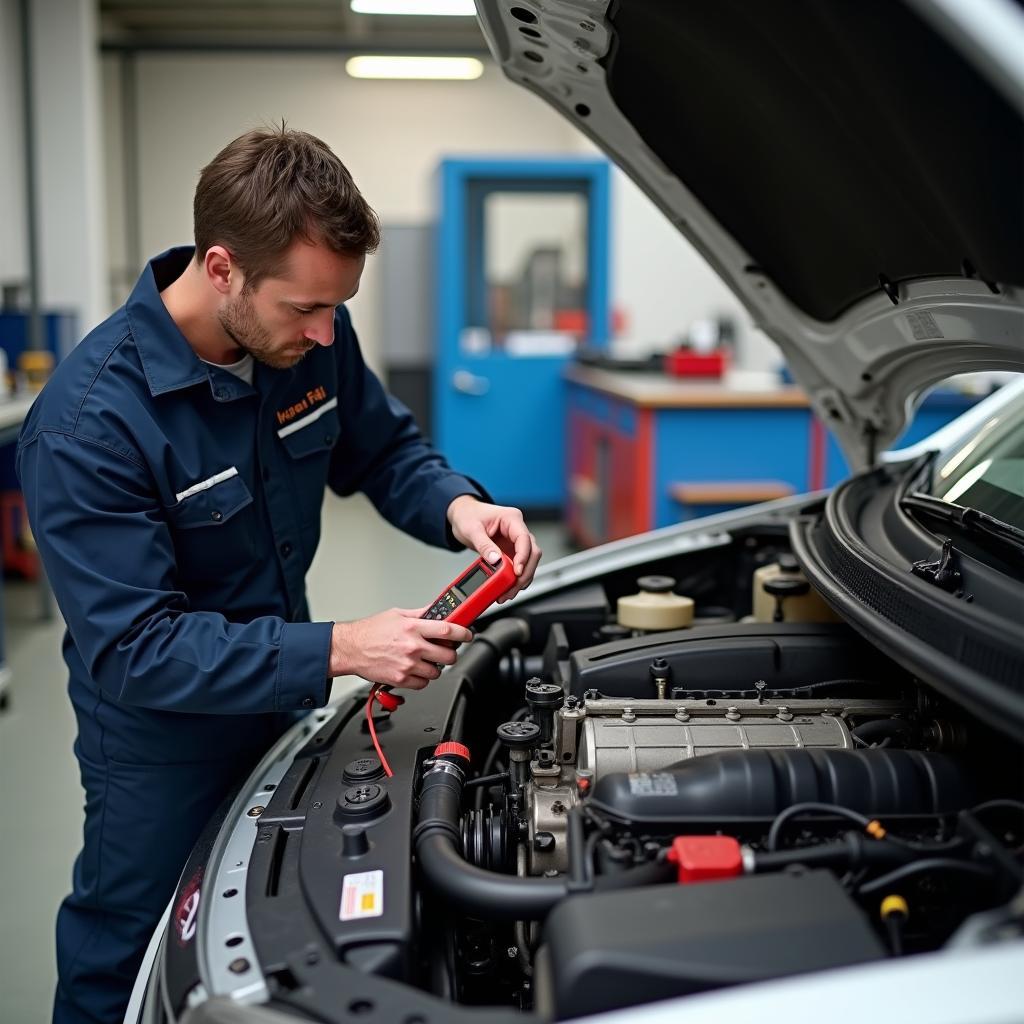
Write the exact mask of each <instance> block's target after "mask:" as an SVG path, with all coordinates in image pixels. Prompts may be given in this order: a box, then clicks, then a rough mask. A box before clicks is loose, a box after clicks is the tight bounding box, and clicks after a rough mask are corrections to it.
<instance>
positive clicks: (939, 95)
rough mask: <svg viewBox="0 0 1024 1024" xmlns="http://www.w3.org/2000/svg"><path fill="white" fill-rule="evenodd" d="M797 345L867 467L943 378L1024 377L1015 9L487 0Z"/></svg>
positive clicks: (943, 1)
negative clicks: (983, 373)
mask: <svg viewBox="0 0 1024 1024" xmlns="http://www.w3.org/2000/svg"><path fill="white" fill-rule="evenodd" d="M477 8H478V13H479V18H480V22H481V25H482V28H483V31H484V34H485V36H486V37H487V40H488V44H489V46H490V48H491V51H492V53H493V54H494V56H495V58H496V60H497V61H498V62H499V63H500V64H501V67H502V69H503V70H504V72H505V74H506V75H507V76H508V77H509V78H511V79H512V80H513V81H514V82H517V83H518V84H520V85H523V86H525V87H526V88H528V89H530V90H531V91H533V92H535V93H537V95H539V96H541V97H542V98H543V99H544V100H546V101H547V102H548V103H549V104H550V105H551V106H553V107H555V108H556V109H557V110H558V111H559V112H560V113H562V114H563V115H564V116H565V117H567V118H568V119H569V120H570V121H572V122H573V123H574V124H575V125H576V126H577V127H578V128H579V129H580V130H581V131H582V132H584V133H585V134H586V135H588V136H589V137H590V138H591V139H593V140H594V142H595V143H597V144H598V145H599V146H600V147H601V148H602V149H603V150H604V151H605V152H606V153H607V154H608V155H609V156H610V157H611V158H612V159H613V160H614V161H615V162H616V163H617V164H618V165H619V166H620V167H622V169H623V170H624V171H625V172H626V173H627V174H629V175H630V177H631V178H633V180H634V181H636V183H637V184H638V185H639V186H640V188H642V189H643V190H644V191H645V192H646V193H647V194H648V195H649V196H650V197H651V199H652V200H653V201H654V202H655V203H656V204H657V205H658V206H659V207H660V208H661V209H662V211H663V212H664V213H665V214H666V215H667V216H668V217H669V218H670V219H671V221H672V222H673V223H674V224H675V225H676V227H677V228H678V229H679V230H680V231H681V232H682V233H683V234H684V235H685V236H686V237H687V238H688V239H689V240H690V241H691V242H692V243H693V244H694V245H695V246H696V247H697V249H698V250H699V251H700V252H701V253H702V254H703V255H704V257H705V258H706V259H707V260H708V262H709V263H710V264H711V265H712V266H713V267H714V268H715V270H716V271H717V272H718V274H719V275H721V277H722V278H723V279H724V280H725V281H726V282H727V283H728V284H729V286H730V287H731V288H732V289H733V290H734V291H735V293H736V294H737V296H738V297H739V298H740V300H741V301H742V302H743V303H744V304H745V306H746V308H747V309H748V310H749V312H750V314H751V316H752V317H753V320H754V322H755V324H756V325H757V326H758V327H760V328H761V329H762V330H764V331H765V332H766V333H767V334H768V335H769V336H770V337H771V338H772V339H773V340H774V341H775V342H776V343H777V344H778V345H779V346H780V348H781V349H782V351H783V353H784V355H785V357H786V359H787V361H788V363H789V365H790V367H791V369H792V372H793V374H794V376H795V377H796V379H797V380H798V381H799V383H800V384H801V386H802V387H803V388H804V389H805V390H806V391H807V392H808V394H809V396H810V397H811V399H812V401H813V403H814V405H815V407H816V409H817V410H818V412H819V414H820V415H821V416H822V418H823V419H824V420H825V422H827V423H828V424H829V425H830V426H831V427H832V429H833V431H834V432H835V434H836V435H837V438H838V440H839V442H840V444H841V445H842V447H843V449H844V452H845V454H846V456H847V458H848V460H849V461H850V463H851V465H852V466H854V467H855V468H863V467H864V466H866V465H870V464H871V463H873V462H874V460H875V456H876V454H877V453H878V452H879V451H881V450H884V449H885V448H886V447H888V446H889V445H890V444H891V443H892V442H893V441H894V440H895V439H896V438H897V437H898V436H899V434H900V433H901V432H902V430H903V429H904V427H905V426H906V424H907V422H908V420H909V418H910V416H911V415H912V414H913V410H914V408H915V406H916V403H917V401H918V400H919V399H920V397H921V396H922V394H923V392H924V391H925V389H927V388H928V387H929V386H930V385H932V384H934V383H936V382H938V381H940V380H942V379H944V378H946V377H948V376H950V375H952V374H955V373H962V372H968V371H974V370H1018V371H1020V370H1024V116H1022V112H1024V6H1021V4H1020V3H1019V2H1017V0H907V2H898V0H828V2H824V3H823V2H821V0H785V2H783V3H772V4H750V3H746V2H744V0H688V2H686V3H676V2H671V0H612V2H608V0H477Z"/></svg>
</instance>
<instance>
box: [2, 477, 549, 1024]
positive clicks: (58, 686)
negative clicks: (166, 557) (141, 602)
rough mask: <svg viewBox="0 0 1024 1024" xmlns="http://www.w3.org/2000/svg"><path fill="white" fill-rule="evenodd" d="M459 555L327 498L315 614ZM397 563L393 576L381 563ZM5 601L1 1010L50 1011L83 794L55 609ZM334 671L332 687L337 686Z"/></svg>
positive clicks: (428, 590)
mask: <svg viewBox="0 0 1024 1024" xmlns="http://www.w3.org/2000/svg"><path fill="white" fill-rule="evenodd" d="M535 533H537V535H538V539H539V541H540V544H541V547H542V548H543V549H544V552H545V556H544V560H545V562H547V561H550V560H552V559H554V558H556V557H558V556H559V555H561V554H564V553H565V551H566V545H565V541H564V540H563V538H562V532H561V529H560V528H559V527H557V526H554V525H549V524H541V525H540V526H539V528H537V529H536V530H535ZM468 561H469V559H468V557H467V555H466V554H452V553H451V552H446V551H441V550H438V549H435V548H427V547H425V546H423V545H422V544H419V543H418V542H417V541H414V540H412V539H410V538H408V537H406V536H404V535H403V534H400V533H398V532H397V531H395V530H394V529H392V528H391V527H390V526H389V525H388V524H387V523H385V522H383V521H382V520H381V519H380V518H379V517H378V516H377V515H376V513H375V512H374V510H373V508H372V506H371V505H370V504H369V502H367V501H365V499H363V498H361V497H359V498H352V499H348V500H346V501H341V500H339V499H338V498H335V497H334V496H333V495H330V496H328V499H327V502H326V504H325V507H324V529H323V541H322V543H321V546H320V550H319V552H318V554H317V558H316V561H315V562H314V564H313V568H312V570H311V572H310V576H309V596H310V602H311V605H312V608H313V613H314V615H321V616H323V617H324V618H336V619H350V618H358V617H360V616H362V615H368V614H372V613H373V612H375V611H379V610H381V609H382V608H386V607H389V606H391V605H399V606H410V605H417V604H419V603H423V604H426V602H427V601H429V600H430V599H431V598H432V597H434V596H435V595H436V593H437V592H438V591H439V590H440V589H441V587H443V586H444V585H445V584H447V583H448V582H450V580H451V579H452V578H453V577H454V576H455V574H456V573H457V572H458V571H459V569H461V568H462V567H463V566H464V565H465V564H466V563H467V562H468ZM394 565H400V566H402V569H401V574H400V575H399V576H389V575H387V574H386V573H385V574H383V575H382V574H381V573H380V571H379V570H380V568H381V567H382V566H383V567H385V568H387V567H390V566H394ZM4 600H5V604H6V616H7V656H8V663H9V665H10V668H11V671H12V674H13V681H12V685H11V690H10V693H11V706H10V710H9V711H8V712H7V713H6V714H2V715H0V791H2V793H3V795H4V806H5V811H6V816H5V818H4V821H3V825H2V827H0V993H2V995H0V1003H2V1010H0V1017H2V1019H3V1021H4V1024H41V1022H42V1021H45V1020H48V1019H49V1015H50V1003H51V999H52V993H53V986H54V983H55V980H56V972H55V967H54V953H53V920H54V917H55V915H56V912H57V907H58V905H59V904H60V901H61V899H63V897H64V894H65V892H66V891H67V889H68V887H69V885H70V878H71V865H72V862H73V861H74V857H75V854H76V853H77V850H78V843H79V839H80V835H81V814H82V794H81V790H80V789H79V786H78V770H77V766H76V764H75V760H74V756H73V755H72V752H71V745H72V742H73V740H74V719H73V716H72V713H71V708H70V705H69V704H68V702H67V698H66V696H65V693H64V685H65V669H64V663H63V661H62V659H61V656H60V640H61V636H62V633H63V624H62V623H61V622H60V621H59V617H58V618H57V619H56V620H55V621H53V622H51V623H44V624H40V622H39V601H38V594H37V592H36V590H35V588H34V587H32V586H29V585H25V584H10V585H8V586H7V587H6V590H5V595H4ZM339 685H340V686H344V685H345V683H344V681H343V680H339V681H338V683H337V684H336V686H335V694H337V692H338V689H339Z"/></svg>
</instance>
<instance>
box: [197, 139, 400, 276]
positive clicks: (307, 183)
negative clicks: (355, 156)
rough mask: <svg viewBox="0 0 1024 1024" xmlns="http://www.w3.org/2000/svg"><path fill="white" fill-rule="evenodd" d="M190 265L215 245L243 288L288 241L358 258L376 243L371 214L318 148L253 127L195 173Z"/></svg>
mask: <svg viewBox="0 0 1024 1024" xmlns="http://www.w3.org/2000/svg"><path fill="white" fill-rule="evenodd" d="M192 212H193V220H194V225H195V238H196V260H197V262H202V260H203V259H204V258H205V256H206V253H207V251H208V250H209V248H210V246H212V245H223V246H224V247H225V248H226V249H227V250H228V251H229V252H230V253H231V255H232V257H233V258H234V260H235V262H236V263H237V264H238V265H239V267H241V269H242V272H243V273H244V274H245V283H246V287H247V288H251V287H253V286H255V285H256V284H257V283H258V282H259V281H260V279H261V278H264V277H267V276H273V275H274V274H276V273H278V272H279V271H280V269H281V265H282V262H283V260H284V254H285V251H286V250H287V249H288V247H289V246H290V245H291V244H292V242H294V241H295V239H296V238H304V239H306V240H307V241H310V242H324V243H325V244H326V245H328V246H329V247H330V248H331V249H333V250H334V251H335V252H338V253H343V254H345V255H350V256H363V255H365V254H366V253H370V252H373V251H374V250H375V249H376V248H377V246H378V245H379V243H380V224H379V222H378V221H377V215H376V214H375V213H374V212H373V210H372V209H371V208H370V206H369V204H368V203H367V202H366V200H365V199H364V198H363V197H362V195H361V193H360V192H359V189H358V188H356V184H355V182H354V181H353V180H352V175H351V174H349V172H348V170H347V169H346V168H345V165H344V164H343V163H342V162H341V161H340V160H339V159H338V158H337V157H336V156H335V155H334V153H332V152H331V150H330V148H329V147H328V146H327V145H326V143H323V142H321V141H320V140H319V139H318V138H315V137H314V136H312V135H310V134H308V133H307V132H300V131H295V130H294V129H290V128H287V127H286V126H285V124H284V122H283V121H282V122H281V125H280V127H277V126H275V127H273V128H257V129H254V130H253V131H249V132H246V133H245V134H244V135H240V136H239V137H238V138H237V139H235V140H234V141H233V142H229V143H228V144H227V145H226V146H225V147H224V148H223V149H222V150H221V151H220V152H219V153H218V154H217V155H216V156H215V157H214V158H213V159H212V160H211V161H210V162H209V163H208V164H207V165H206V166H205V167H204V168H203V169H202V171H201V172H200V175H199V184H198V185H197V186H196V195H195V200H194V202H193V206H192Z"/></svg>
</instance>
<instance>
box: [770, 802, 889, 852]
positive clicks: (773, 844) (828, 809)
mask: <svg viewBox="0 0 1024 1024" xmlns="http://www.w3.org/2000/svg"><path fill="white" fill-rule="evenodd" d="M807 813H812V814H830V815H832V816H833V817H836V818H846V819H847V820H848V821H852V822H854V823H855V824H857V825H860V827H861V828H867V826H868V825H870V824H871V819H870V818H866V817H865V816H864V815H863V814H860V813H859V812H857V811H851V810H850V809H849V808H848V807H840V806H839V805H838V804H820V803H804V804H793V805H792V806H791V807H787V808H786V809H785V810H784V811H783V812H782V813H781V814H779V815H777V816H776V818H775V820H774V821H773V822H772V827H771V828H770V829H769V831H768V849H769V850H771V851H774V850H775V849H776V848H777V847H778V841H779V835H780V834H781V832H782V827H783V826H784V825H785V824H786V822H787V821H791V820H792V819H793V818H796V817H798V816H800V815H804V814H807Z"/></svg>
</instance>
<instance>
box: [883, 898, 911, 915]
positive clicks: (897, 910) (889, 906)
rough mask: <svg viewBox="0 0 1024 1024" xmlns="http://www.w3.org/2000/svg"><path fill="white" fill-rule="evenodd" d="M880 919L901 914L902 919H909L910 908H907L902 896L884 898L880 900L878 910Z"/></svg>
mask: <svg viewBox="0 0 1024 1024" xmlns="http://www.w3.org/2000/svg"><path fill="white" fill-rule="evenodd" d="M880 913H881V915H882V919H883V920H884V919H885V918H887V917H889V916H890V915H891V914H902V915H903V916H904V917H910V908H909V907H908V906H907V901H906V900H905V899H904V898H903V897H902V896H896V895H895V894H894V895H892V896H886V897H885V899H884V900H882V908H881V910H880Z"/></svg>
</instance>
